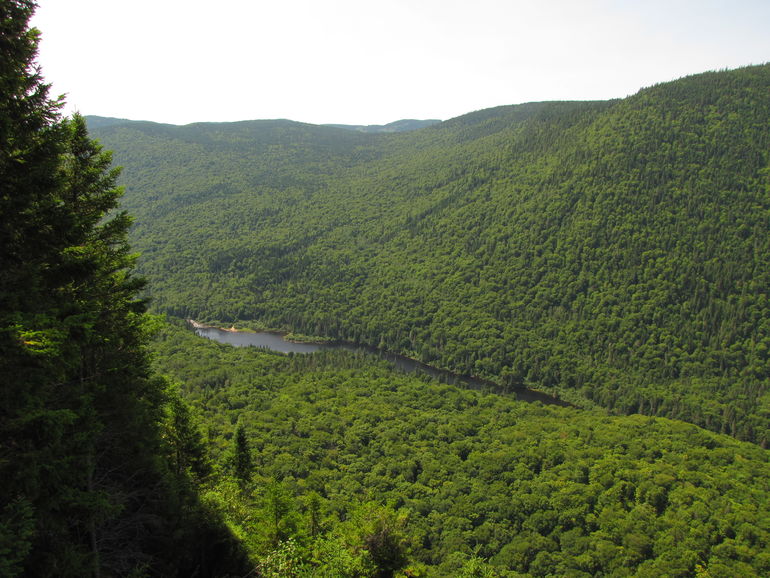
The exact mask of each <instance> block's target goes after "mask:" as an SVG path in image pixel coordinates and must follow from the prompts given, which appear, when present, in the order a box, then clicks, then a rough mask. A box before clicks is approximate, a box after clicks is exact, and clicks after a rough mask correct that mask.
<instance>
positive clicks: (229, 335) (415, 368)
mask: <svg viewBox="0 0 770 578" xmlns="http://www.w3.org/2000/svg"><path fill="white" fill-rule="evenodd" d="M193 329H194V330H195V333H196V334H197V335H200V336H201V337H205V338H207V339H212V340H214V341H217V342H219V343H226V344H228V345H234V346H235V347H263V348H265V349H270V350H272V351H279V352H281V353H313V352H315V351H321V350H323V349H344V350H346V351H359V352H360V351H364V352H367V353H370V354H372V355H375V356H377V357H379V358H380V359H386V360H387V361H389V362H391V363H392V364H393V365H395V366H396V368H398V369H399V370H401V371H404V372H406V373H424V374H427V375H430V376H431V377H434V378H436V379H438V380H439V381H441V382H443V383H448V384H450V385H457V386H461V387H468V388H471V389H482V390H490V391H496V392H501V391H503V388H502V387H501V386H499V385H497V384H496V383H493V382H491V381H486V380H483V379H477V378H475V377H468V376H464V375H457V374H456V373H452V372H450V371H445V370H443V369H436V368H435V367H431V366H429V365H425V364H424V363H420V362H419V361H415V360H414V359H410V358H408V357H404V356H403V355H397V354H395V353H389V352H386V351H381V350H379V349H374V348H370V347H364V346H358V345H352V344H349V343H294V342H292V341H286V340H285V339H284V338H283V335H282V334H280V333H272V332H268V331H259V332H251V331H228V330H226V329H218V328H216V327H202V326H200V325H197V324H193ZM506 392H507V393H509V394H511V395H514V396H515V397H516V398H517V399H519V400H520V401H529V402H533V401H539V402H542V403H544V404H549V405H560V406H568V405H569V404H568V403H566V402H564V401H562V400H560V399H556V398H555V397H552V396H550V395H546V394H545V393H542V392H539V391H535V390H533V389H526V388H514V389H510V390H507V391H506Z"/></svg>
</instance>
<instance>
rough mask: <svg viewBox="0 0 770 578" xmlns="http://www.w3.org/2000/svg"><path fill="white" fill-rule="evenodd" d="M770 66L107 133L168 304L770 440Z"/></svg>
mask: <svg viewBox="0 0 770 578" xmlns="http://www.w3.org/2000/svg"><path fill="white" fill-rule="evenodd" d="M768 88H770V65H763V66H754V67H747V68H743V69H739V70H734V71H723V72H718V73H716V72H715V73H706V74H702V75H697V76H693V77H690V78H685V79H681V80H678V81H675V82H672V83H667V84H662V85H659V86H654V87H651V88H648V89H645V90H642V91H640V92H639V93H638V94H636V95H633V96H631V97H629V98H626V99H623V100H615V101H609V102H585V103H569V102H552V103H531V104H526V105H519V106H509V107H499V108H495V109H490V110H485V111H479V112H476V113H472V114H469V115H465V116H463V117H459V118H456V119H453V120H450V121H447V122H444V123H440V124H438V125H434V126H431V127H429V128H425V129H422V130H417V131H414V132H409V133H401V134H363V133H357V132H353V131H345V130H340V129H335V128H332V127H317V126H311V125H303V124H299V123H292V122H288V121H254V122H244V123H231V124H201V125H189V126H184V127H174V126H168V125H156V124H152V123H136V122H134V123H132V122H122V123H121V122H113V123H110V124H107V125H104V124H103V125H101V126H99V127H98V128H95V132H96V133H97V134H98V137H99V138H100V139H101V140H102V141H103V142H105V143H107V144H108V145H109V146H110V147H112V148H113V149H114V150H115V151H116V155H117V158H118V159H119V160H120V162H121V163H123V164H124V165H125V166H126V167H127V170H126V171H125V173H124V176H123V182H124V183H125V185H126V187H127V192H126V200H125V202H126V206H127V207H129V208H130V210H131V211H132V213H133V214H135V216H136V217H137V223H136V226H135V228H134V229H133V230H132V239H133V242H134V244H135V246H137V247H138V248H139V249H140V250H141V251H142V252H143V258H142V260H141V261H140V263H139V268H140V270H141V271H142V272H143V273H144V274H146V275H147V277H148V278H149V279H150V281H151V286H150V288H149V290H148V295H149V296H151V297H152V299H153V307H155V308H156V309H157V310H158V311H162V312H167V313H170V314H173V315H176V316H179V317H194V318H197V319H201V320H219V321H221V322H226V323H229V322H233V321H236V320H241V321H249V322H252V323H253V324H255V325H261V326H264V327H274V328H282V329H286V330H291V331H293V332H295V333H300V334H305V335H321V336H325V337H328V338H335V339H342V340H347V341H352V342H358V343H363V344H368V345H371V346H374V347H381V348H384V349H388V350H392V351H396V352H400V353H403V354H406V355H408V356H411V357H414V358H417V359H420V360H421V361H424V362H426V363H428V364H431V365H436V366H440V367H444V368H449V369H452V370H454V371H456V372H460V373H468V374H475V375H478V376H481V377H484V378H488V379H491V380H494V381H496V382H498V383H500V384H501V385H503V386H505V387H517V386H519V385H522V384H523V385H527V386H530V387H533V388H535V389H538V388H540V389H551V390H558V391H559V392H560V394H561V395H563V396H564V397H567V398H569V399H571V400H573V401H578V402H580V401H581V400H582V402H585V403H586V405H590V404H591V403H593V404H599V405H601V406H604V407H606V408H610V409H612V410H613V411H614V412H616V413H622V414H629V413H637V412H638V413H643V414H647V415H658V416H667V417H672V418H677V419H685V420H688V421H690V422H693V423H695V424H697V425H700V426H703V427H706V428H709V429H711V430H714V431H719V432H724V433H729V434H730V435H733V436H735V437H738V438H739V439H743V440H751V441H755V442H757V443H760V444H766V443H767V441H768V440H767V432H768V431H770V413H769V412H768V406H767V403H766V402H765V401H762V400H763V399H765V396H766V395H767V393H768V383H769V381H768V380H770V357H768V351H770V321H769V320H770V300H768V295H767V287H768V286H769V285H770V261H768V259H769V258H770V257H768V256H769V255H770V244H769V243H770V236H768V235H767V231H768V228H769V227H770V221H769V219H770V180H768V179H769V178H770V156H769V155H770V153H769V152H768V151H770V135H769V132H768V126H770V104H769V103H768V99H767V98H766V95H767V92H768Z"/></svg>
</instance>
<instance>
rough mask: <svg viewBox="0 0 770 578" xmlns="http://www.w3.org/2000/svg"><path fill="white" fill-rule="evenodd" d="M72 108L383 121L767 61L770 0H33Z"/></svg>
mask: <svg viewBox="0 0 770 578" xmlns="http://www.w3.org/2000/svg"><path fill="white" fill-rule="evenodd" d="M38 3H39V8H38V11H37V14H36V16H35V17H34V19H33V22H32V23H33V25H35V26H37V27H38V28H39V29H40V30H41V31H42V33H43V39H42V42H41V46H40V57H39V62H40V64H41V65H42V67H43V75H44V76H45V78H46V80H47V81H48V82H50V83H52V84H53V91H52V93H53V94H54V95H58V94H61V93H65V94H66V95H67V102H68V109H67V111H71V110H78V111H80V112H81V113H82V114H95V115H102V116H115V117H121V118H130V119H134V120H153V121H158V122H168V123H174V124H185V123H190V122H197V121H232V120H246V119H265V118H288V119H291V120H298V121H303V122H310V123H317V124H321V123H349V124H384V123H387V122H391V121H394V120H397V119H401V118H439V119H447V118H452V117H455V116H459V115H461V114H465V113H467V112H471V111H473V110H478V109H482V108H488V107H492V106H498V105H503V104H517V103H522V102H529V101H539V100H568V99H569V100H571V99H578V100H585V99H609V98H616V97H624V96H627V95H629V94H633V93H635V92H636V91H638V90H639V89H640V88H642V87H645V86H650V85H652V84H656V83H658V82H664V81H668V80H673V79H675V78H679V77H682V76H686V75H689V74H695V73H698V72H703V71H706V70H717V69H722V68H736V67H739V66H744V65H749V64H761V63H764V62H768V61H770V32H769V31H770V0H271V1H265V0H217V1H213V0H207V1H205V2H203V1H199V0H66V1H65V0H39V2H38Z"/></svg>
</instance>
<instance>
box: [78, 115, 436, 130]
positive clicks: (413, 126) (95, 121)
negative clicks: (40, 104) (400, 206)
mask: <svg viewBox="0 0 770 578" xmlns="http://www.w3.org/2000/svg"><path fill="white" fill-rule="evenodd" d="M86 120H87V121H88V127H89V128H90V129H91V130H96V129H100V128H105V127H111V126H116V125H122V124H132V123H137V122H144V123H148V122H150V121H137V120H129V119H126V118H112V117H108V116H87V117H86ZM270 122H288V123H292V122H294V121H288V120H278V121H266V120H255V121H239V122H237V123H218V122H199V123H191V124H189V125H171V124H166V123H150V124H157V125H159V126H193V127H201V126H205V125H210V126H222V125H225V126H227V125H235V124H242V123H247V124H248V123H270ZM440 122H441V121H440V120H438V119H428V120H414V119H402V120H397V121H395V122H391V123H388V124H369V125H354V124H326V125H321V126H326V127H331V128H342V129H346V130H353V131H358V132H365V133H383V132H384V133H392V132H409V131H413V130H418V129H421V128H425V127H428V126H433V125H434V124H438V123H440ZM297 124H306V123H297ZM306 126H313V125H306Z"/></svg>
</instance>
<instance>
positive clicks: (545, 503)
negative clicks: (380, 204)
mask: <svg viewBox="0 0 770 578" xmlns="http://www.w3.org/2000/svg"><path fill="white" fill-rule="evenodd" d="M155 351H156V356H155V365H156V367H157V368H158V369H159V370H160V371H163V372H164V373H166V374H167V375H169V376H170V377H171V378H172V379H174V380H176V381H179V382H180V383H182V384H183V386H182V389H183V392H184V396H185V398H186V399H187V400H188V401H189V402H190V403H191V404H192V405H193V407H194V408H195V410H196V411H197V412H198V413H199V415H201V416H202V422H203V423H205V424H207V436H208V440H209V447H210V448H211V450H210V455H211V457H212V459H213V461H214V462H215V463H216V464H218V467H219V468H221V469H220V475H219V476H218V477H217V476H214V477H212V478H210V482H209V485H208V489H207V490H206V491H205V494H204V495H205V496H206V499H207V500H209V501H211V502H214V503H216V504H219V505H220V507H221V508H222V509H223V510H224V511H225V516H226V518H227V520H228V522H229V523H230V524H231V527H233V529H234V531H235V532H236V534H237V535H238V536H240V537H242V539H243V540H244V543H246V544H247V547H248V548H249V550H250V551H251V552H253V553H254V557H255V558H256V559H258V560H259V563H258V566H257V568H258V571H259V572H260V575H261V576H271V577H276V578H277V577H279V576H280V577H282V578H285V577H287V576H294V577H299V576H303V577H304V576H307V577H311V576H329V577H332V576H334V577H351V578H352V577H354V576H394V575H397V576H403V577H406V576H410V577H416V576H422V577H433V578H437V577H446V578H450V577H451V578H456V577H466V578H471V577H487V578H493V577H497V578H501V577H515V576H575V577H583V576H584V577H588V576H681V577H686V576H696V575H697V576H712V577H718V576H719V577H724V578H728V577H730V578H732V577H734V576H764V575H767V574H768V572H770V516H768V514H767V512H768V508H770V501H769V500H770V461H769V460H768V451H767V450H763V449H761V448H759V447H757V446H756V445H754V444H750V443H747V442H739V441H736V440H735V439H733V438H731V437H729V436H726V435H724V434H716V433H712V432H708V431H706V430H703V429H700V428H698V427H696V426H693V425H691V424H686V423H683V422H680V421H673V420H668V419H665V418H655V417H646V416H640V415H635V416H615V417H609V416H607V415H606V414H605V413H604V412H603V411H600V410H581V409H576V408H559V407H555V406H542V405H541V404H540V403H534V404H527V403H522V402H518V401H515V400H514V399H513V398H511V397H506V396H505V395H500V394H493V393H489V392H478V391H469V390H463V389H459V388H457V387H453V386H449V385H444V384H441V383H438V382H435V381H432V380H430V379H428V378H427V377H415V376H414V375H407V374H403V373H396V372H394V371H393V370H392V369H391V368H389V367H388V366H387V365H386V364H385V363H384V362H381V361H377V360H375V358H374V357H369V356H366V355H353V354H351V353H349V352H345V351H339V350H337V351H331V352H328V351H327V352H322V353H317V354H312V355H292V356H285V355H280V354H275V353H271V352H267V351H262V350H259V349H256V348H233V347H231V346H229V345H221V344H217V343H214V342H212V341H209V340H206V339H201V338H200V337H197V336H196V335H194V334H193V333H192V332H191V331H189V330H187V329H186V328H185V327H184V325H183V324H178V325H169V326H167V327H166V328H165V329H164V330H163V331H162V333H161V335H160V338H159V339H158V340H157V341H156V343H155Z"/></svg>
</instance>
